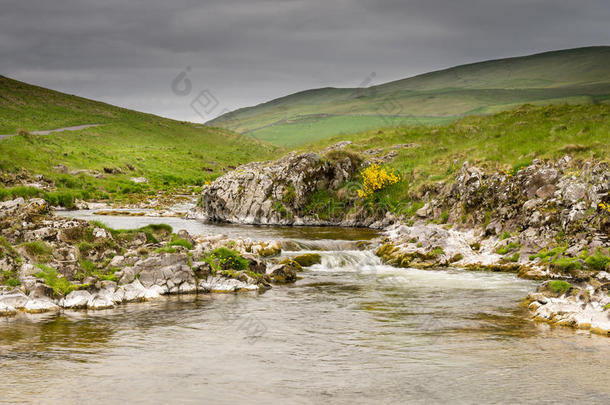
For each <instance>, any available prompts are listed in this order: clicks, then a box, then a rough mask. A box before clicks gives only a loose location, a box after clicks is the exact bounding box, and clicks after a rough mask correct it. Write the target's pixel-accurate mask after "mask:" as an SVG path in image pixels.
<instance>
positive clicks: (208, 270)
mask: <svg viewBox="0 0 610 405" xmlns="http://www.w3.org/2000/svg"><path fill="white" fill-rule="evenodd" d="M191 267H192V269H193V272H194V273H195V276H196V277H197V278H200V279H205V278H207V277H208V276H210V275H211V274H212V266H211V265H210V263H208V262H193V264H192V265H191Z"/></svg>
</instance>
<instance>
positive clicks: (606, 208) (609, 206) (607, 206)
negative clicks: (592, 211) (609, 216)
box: [599, 203, 610, 213]
mask: <svg viewBox="0 0 610 405" xmlns="http://www.w3.org/2000/svg"><path fill="white" fill-rule="evenodd" d="M599 208H601V209H602V211H606V212H607V213H610V204H604V203H599Z"/></svg>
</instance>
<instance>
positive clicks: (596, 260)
mask: <svg viewBox="0 0 610 405" xmlns="http://www.w3.org/2000/svg"><path fill="white" fill-rule="evenodd" d="M585 264H586V265H587V267H589V268H591V269H594V270H605V269H606V268H607V267H608V265H610V257H608V256H604V255H603V254H601V252H597V253H595V254H594V255H591V256H589V257H587V258H586V259H585Z"/></svg>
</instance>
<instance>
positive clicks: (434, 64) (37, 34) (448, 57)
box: [0, 0, 610, 122]
mask: <svg viewBox="0 0 610 405" xmlns="http://www.w3.org/2000/svg"><path fill="white" fill-rule="evenodd" d="M608 21H610V2H609V1H608V0H578V1H577V0H529V1H528V0H446V1H442V0H208V1H205V0H203V1H201V0H200V1H197V0H128V1H127V0H54V1H50V0H0V74H3V75H6V76H9V77H13V78H16V79H19V80H23V81H27V82H30V83H34V84H38V85H41V86H45V87H50V88H53V89H56V90H60V91H64V92H67V93H71V94H78V95H82V96H84V97H88V98H92V99H96V100H102V101H106V102H109V103H112V104H116V105H120V106H124V107H128V108H133V109H136V110H141V111H146V112H152V113H155V114H159V115H163V116H167V117H171V118H176V119H184V120H191V121H200V122H201V121H204V120H205V119H207V118H212V116H214V115H218V114H219V113H220V112H222V111H226V110H231V109H235V108H239V107H244V106H249V105H253V104H258V103H260V102H264V101H268V100H270V99H272V98H275V97H279V96H283V95H286V94H290V93H293V92H296V91H300V90H305V89H310V88H317V87H325V86H334V87H356V86H359V85H361V84H362V83H363V82H365V83H367V84H368V83H369V80H367V78H372V81H371V82H370V84H379V83H382V82H387V81H391V80H396V79H401V78H405V77H408V76H412V75H415V74H418V73H424V72H428V71H431V70H437V69H442V68H446V67H450V66H455V65H459V64H463V63H468V62H476V61H480V60H485V59H492V58H501V57H507V56H518V55H524V54H531V53H536V52H542V51H546V50H555V49H564V48H573V47H579V46H588V45H608V44H610V29H609V28H608ZM187 67H188V68H189V70H186V69H187ZM183 71H184V72H185V73H186V76H184V77H186V78H187V79H188V80H189V81H190V88H189V87H188V86H187V85H186V83H185V81H183V80H179V81H178V82H176V84H175V86H174V87H173V89H172V82H173V81H174V78H176V77H177V76H178V75H179V74H180V73H181V72H183ZM373 72H374V75H373V74H372V73H373ZM373 76H374V77H373ZM204 90H208V91H209V93H205V94H211V96H209V97H210V98H213V99H215V100H217V102H218V105H217V107H216V108H212V107H213V106H214V105H215V103H216V101H211V102H210V104H209V106H210V107H209V108H208V109H209V110H210V112H209V116H206V117H200V116H198V115H197V114H196V113H195V112H194V111H193V110H192V109H191V107H190V103H191V101H192V100H193V99H194V98H196V97H198V96H199V95H200V94H201V92H202V91H204ZM200 111H201V109H200ZM206 114H208V113H206Z"/></svg>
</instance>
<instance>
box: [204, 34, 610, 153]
mask: <svg viewBox="0 0 610 405" xmlns="http://www.w3.org/2000/svg"><path fill="white" fill-rule="evenodd" d="M608 66H610V47H609V46H597V47H587V48H576V49H568V50H561V51H553V52H546V53H541V54H536V55H530V56H522V57H516V58H507V59H498V60H491V61H486V62H480V63H473V64H468V65H462V66H457V67H453V68H450V69H445V70H440V71H436V72H432V73H427V74H423V75H419V76H415V77H411V78H408V79H403V80H398V81H394V82H390V83H386V84H382V85H378V86H372V87H368V88H360V89H358V88H322V89H315V90H307V91H303V92H299V93H295V94H292V95H289V96H286V97H282V98H278V99H275V100H272V101H269V102H266V103H263V104H260V105H257V106H254V107H248V108H242V109H239V110H236V111H233V112H230V113H227V114H225V115H222V116H220V117H218V118H216V119H214V120H212V121H210V122H209V123H208V124H209V125H213V126H218V127H223V128H227V129H231V130H234V131H237V132H239V133H242V134H247V135H250V136H252V137H254V138H258V139H261V140H265V141H268V142H271V143H274V144H277V145H282V146H297V145H300V144H302V143H305V142H311V141H314V140H319V139H324V138H327V137H330V136H334V135H338V134H341V133H351V132H356V131H363V130H367V129H372V128H379V127H391V126H396V125H408V124H444V123H448V122H451V121H454V120H456V119H458V118H460V117H463V116H466V115H471V114H492V113H495V112H498V111H502V110H505V109H508V108H512V107H515V106H518V105H520V104H524V103H530V104H560V103H570V104H588V103H600V102H602V103H603V102H607V101H608V100H610V69H608Z"/></svg>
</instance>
